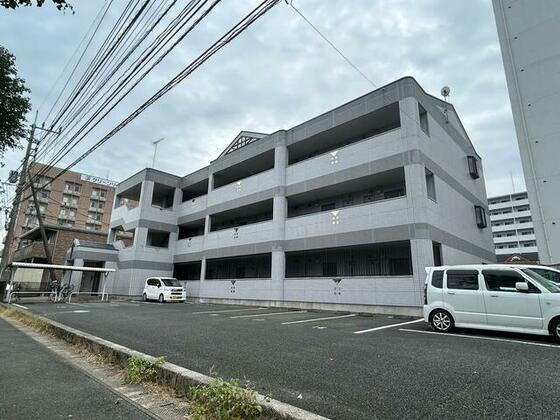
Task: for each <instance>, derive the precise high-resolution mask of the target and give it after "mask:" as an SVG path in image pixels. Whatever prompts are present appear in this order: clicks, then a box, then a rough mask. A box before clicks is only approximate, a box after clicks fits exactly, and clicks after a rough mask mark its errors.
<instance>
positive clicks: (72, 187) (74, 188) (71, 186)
mask: <svg viewBox="0 0 560 420" xmlns="http://www.w3.org/2000/svg"><path fill="white" fill-rule="evenodd" d="M81 191H82V185H81V184H76V183H75V182H67V183H66V184H65V186H64V192H68V193H76V194H79V193H80V192H81Z"/></svg>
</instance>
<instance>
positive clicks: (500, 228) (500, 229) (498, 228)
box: [492, 222, 533, 232]
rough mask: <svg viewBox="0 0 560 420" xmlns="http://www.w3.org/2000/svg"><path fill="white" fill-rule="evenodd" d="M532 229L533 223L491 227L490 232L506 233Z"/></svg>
mask: <svg viewBox="0 0 560 420" xmlns="http://www.w3.org/2000/svg"><path fill="white" fill-rule="evenodd" d="M517 229H533V222H526V223H514V224H512V225H502V226H492V232H507V231H508V230H517Z"/></svg>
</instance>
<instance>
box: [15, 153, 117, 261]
mask: <svg viewBox="0 0 560 420" xmlns="http://www.w3.org/2000/svg"><path fill="white" fill-rule="evenodd" d="M45 167H46V165H43V164H41V163H34V164H33V165H32V166H31V169H30V170H31V174H32V175H35V174H37V173H39V172H40V171H42V170H43V169H44V168H45ZM60 171H61V169H59V168H49V169H48V171H47V172H46V173H45V174H44V175H42V176H41V177H40V178H39V179H38V180H36V181H35V188H36V191H37V199H38V202H39V206H40V210H41V215H42V217H43V222H44V223H45V224H47V225H50V226H51V227H52V226H61V227H66V228H74V229H77V232H78V231H86V232H98V233H103V235H104V238H106V235H107V232H108V230H109V223H110V221H111V208H112V204H113V197H114V194H115V188H114V186H115V185H116V182H114V181H110V180H107V179H103V178H99V177H94V176H91V175H86V174H82V173H79V172H72V171H68V172H66V173H64V174H63V175H61V176H60V177H59V178H57V179H55V180H54V181H53V182H52V184H50V185H47V184H48V182H49V181H51V180H52V179H53V178H54V177H55V176H57V175H58V174H59V173H60ZM23 197H24V198H25V197H29V198H28V199H27V200H26V201H24V202H23V203H21V205H20V208H19V212H18V214H17V219H16V226H15V232H14V238H15V239H14V241H13V243H12V244H11V252H12V253H13V252H15V251H16V250H17V249H18V248H19V244H20V241H21V240H22V238H23V236H24V235H25V234H26V233H27V232H29V231H31V230H33V229H34V228H36V227H37V226H38V225H39V222H38V220H37V212H36V209H35V205H34V203H33V198H32V197H31V189H30V188H28V189H27V190H26V191H24V193H23ZM101 236H102V235H94V237H95V238H97V239H96V240H95V242H105V239H102V238H101ZM39 240H40V238H39ZM64 251H66V250H64Z"/></svg>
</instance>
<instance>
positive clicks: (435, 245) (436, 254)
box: [432, 242, 443, 267]
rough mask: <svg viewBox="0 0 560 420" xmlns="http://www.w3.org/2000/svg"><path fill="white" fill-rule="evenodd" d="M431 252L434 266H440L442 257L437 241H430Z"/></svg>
mask: <svg viewBox="0 0 560 420" xmlns="http://www.w3.org/2000/svg"><path fill="white" fill-rule="evenodd" d="M432 252H433V253H434V266H436V267H441V266H442V265H443V258H442V255H441V244H440V243H439V242H432Z"/></svg>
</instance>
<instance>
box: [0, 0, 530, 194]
mask: <svg viewBox="0 0 560 420" xmlns="http://www.w3.org/2000/svg"><path fill="white" fill-rule="evenodd" d="M256 3H257V2H256V1H251V2H232V3H227V2H224V3H222V4H220V5H219V6H218V7H217V8H216V9H215V11H214V12H212V14H211V15H210V16H209V17H208V18H207V19H206V20H205V21H204V23H203V24H202V25H201V27H200V28H198V29H197V30H196V31H195V32H193V34H192V36H189V37H187V38H186V39H185V40H184V41H183V42H182V43H181V44H180V47H179V48H178V49H177V50H176V51H174V52H173V53H172V54H171V55H170V56H169V57H168V58H167V59H166V60H165V61H164V62H163V63H162V65H161V66H160V67H158V69H157V71H156V72H154V73H153V74H152V75H150V76H149V77H148V78H147V79H146V80H145V82H144V83H142V85H141V86H140V87H139V89H138V90H137V91H135V92H134V94H132V95H131V97H130V98H127V100H126V101H124V102H123V104H122V107H121V109H120V110H119V111H117V112H115V113H113V114H111V117H110V119H109V120H108V122H107V123H104V124H102V125H101V126H100V127H99V128H98V129H96V130H94V131H93V132H92V135H91V136H89V137H88V138H87V139H86V141H85V142H84V144H83V145H82V146H80V148H79V150H76V153H72V156H71V158H75V157H76V156H77V154H78V152H79V151H84V150H87V148H88V147H89V146H90V145H91V144H93V143H94V142H95V141H96V140H97V139H98V138H99V137H100V136H102V135H103V134H105V133H106V132H107V131H108V130H109V129H110V128H112V126H113V125H114V124H115V123H116V122H118V121H120V119H122V118H124V117H125V116H126V115H127V112H130V111H131V110H132V109H134V107H135V106H137V105H138V104H140V103H142V102H143V101H144V100H145V99H146V98H147V97H149V96H150V95H151V94H152V93H153V92H155V91H156V90H157V89H158V88H159V87H161V86H162V85H163V84H164V83H165V82H167V81H168V80H169V79H170V78H171V77H172V76H173V75H175V74H176V73H177V72H178V71H180V69H182V68H183V67H184V66H185V64H186V63H188V62H189V61H190V60H192V58H193V57H195V56H196V55H197V54H198V53H199V52H200V51H202V50H203V48H205V46H207V45H208V44H209V42H211V41H212V40H214V39H215V38H216V37H217V36H218V35H219V34H221V33H222V32H223V31H224V30H225V29H226V28H228V27H229V26H231V25H232V24H233V23H234V22H235V21H236V20H237V19H238V18H239V17H240V16H241V15H242V14H243V13H244V12H245V11H247V10H249V8H250V7H252V6H254V5H255V4H256ZM102 4H103V3H102V2H100V1H97V2H80V3H79V5H76V14H74V15H71V14H61V13H60V12H57V11H56V10H54V9H53V8H49V7H43V8H41V9H33V8H24V9H21V10H18V11H15V12H7V11H2V12H1V13H0V36H1V39H2V44H3V45H4V46H6V47H7V48H8V49H9V50H10V51H12V52H13V53H14V54H15V55H16V57H17V65H18V68H19V71H20V73H21V75H22V76H23V77H24V78H25V79H26V80H27V82H28V84H29V86H30V88H31V89H32V100H33V104H34V105H35V106H38V105H39V104H40V103H41V101H42V100H43V99H44V97H45V95H46V93H47V92H48V90H49V88H50V87H51V85H52V82H53V81H54V80H55V79H56V77H57V76H58V74H59V73H60V71H61V69H62V67H63V66H64V64H65V63H66V60H67V59H68V57H70V55H71V54H72V52H73V51H74V49H75V48H76V45H77V43H78V41H79V39H81V37H82V36H83V34H84V32H85V30H86V28H87V27H88V26H89V25H90V23H91V21H92V19H93V17H94V16H95V14H96V13H97V11H98V9H99V7H100V6H101V5H102ZM294 4H295V5H296V6H297V7H298V8H299V9H300V10H301V11H302V12H303V13H304V14H305V15H306V16H307V17H308V18H309V19H310V20H311V21H312V22H313V23H314V24H315V25H316V26H317V27H318V28H319V29H320V30H321V31H323V32H324V33H325V34H326V35H327V36H328V37H329V38H330V39H332V40H333V41H334V42H335V44H336V45H337V46H338V47H340V48H341V49H342V50H343V51H344V53H345V54H346V55H347V56H348V57H350V58H351V60H352V61H353V62H354V63H355V64H356V65H358V66H359V67H360V68H361V69H362V70H363V71H364V72H365V73H366V74H367V75H368V77H369V78H370V79H371V80H373V81H374V82H375V84H376V85H378V86H380V85H383V84H386V83H389V82H391V81H393V80H395V79H398V78H400V77H402V76H404V75H412V76H414V77H415V78H416V79H417V80H418V81H419V82H420V83H421V84H422V86H423V87H424V88H425V89H426V90H427V91H428V92H431V93H433V94H436V95H437V94H438V93H439V90H440V88H441V87H442V86H443V85H449V86H451V89H452V96H451V101H452V102H453V103H454V105H455V106H456V108H457V110H458V111H459V113H460V116H461V118H462V120H463V122H464V124H465V127H466V129H467V132H468V133H469V135H470V137H471V139H472V141H473V143H474V145H475V147H476V148H477V150H478V152H479V154H480V155H481V156H482V158H483V161H484V168H485V176H486V183H487V190H488V193H489V194H502V193H507V192H509V191H510V190H511V177H510V172H511V173H512V174H513V177H514V179H515V180H516V184H517V188H518V189H520V188H522V185H523V181H522V171H521V164H520V159H519V152H518V148H517V143H516V138H515V131H514V127H513V120H512V117H511V110H510V106H509V99H508V95H507V88H506V83H505V76H504V71H503V66H502V61H501V55H500V49H499V44H498V38H497V34H496V29H495V23H494V17H493V12H492V8H491V3H490V2H488V1H486V0H476V1H471V2H449V1H445V0H425V1H421V2H411V1H409V0H391V1H388V0H374V1H372V0H354V1H352V2H348V1H344V0H330V1H328V2H326V1H320V0H295V2H294ZM116 17H117V10H114V11H113V13H112V15H111V18H110V19H112V21H113V22H114V20H115V19H116ZM21 28H25V31H22V30H21ZM372 89H373V87H372V86H371V85H370V84H369V83H368V82H367V81H365V80H364V79H363V78H361V76H360V75H359V74H357V72H356V71H355V70H354V69H352V68H351V67H350V66H349V65H348V64H347V63H346V62H344V61H343V60H342V59H341V58H340V56H338V55H337V54H336V53H335V52H334V51H333V50H332V48H331V47H329V46H328V45H327V44H326V43H325V42H324V41H323V40H322V39H321V38H320V37H319V36H318V35H317V34H316V33H315V32H314V31H313V30H312V29H311V28H310V27H309V26H308V25H307V24H306V23H305V22H304V21H302V19H301V18H300V17H299V16H298V15H297V14H295V13H294V12H293V10H291V9H290V8H289V7H288V6H287V5H286V4H285V3H284V2H281V3H280V4H279V5H278V6H276V7H275V8H274V9H273V10H272V11H271V12H270V13H269V14H268V15H266V16H265V17H264V18H262V19H261V20H260V21H259V22H257V23H256V24H255V25H254V26H253V27H251V28H250V29H249V31H247V32H245V33H244V34H242V35H241V36H240V37H239V39H236V40H235V41H234V42H233V43H231V44H230V45H228V46H227V47H226V48H224V49H223V50H222V51H221V52H220V53H219V54H218V55H217V56H215V57H213V58H212V59H210V60H209V61H208V62H207V63H206V64H204V65H203V66H202V67H201V68H199V69H198V70H197V71H196V72H195V73H193V74H192V75H191V76H190V77H188V78H187V80H185V81H184V82H183V83H181V84H180V85H179V86H178V87H177V88H176V89H175V90H173V91H172V92H170V93H169V94H168V95H166V96H165V97H164V98H162V99H161V100H160V101H159V102H157V103H156V104H155V105H153V106H152V107H151V108H150V109H149V110H148V111H146V112H145V113H144V114H142V115H141V116H140V117H139V118H138V119H137V120H135V121H134V122H133V123H132V124H130V125H129V126H128V127H126V128H125V129H123V130H122V131H121V132H119V133H118V134H117V135H116V136H115V137H114V138H112V139H111V140H110V141H109V142H108V143H107V144H106V145H105V146H103V147H102V148H101V149H99V150H98V151H96V152H95V154H94V155H92V157H90V158H88V159H86V160H85V161H84V162H83V163H81V164H80V165H79V166H78V167H77V169H78V170H80V171H84V172H88V173H93V174H96V175H100V176H107V173H109V176H110V177H111V178H114V179H116V180H122V179H124V178H126V177H128V176H130V175H132V174H133V173H135V172H137V171H138V170H140V169H142V168H143V167H145V166H147V165H149V164H150V163H151V159H152V154H153V147H152V144H151V142H152V141H153V140H155V139H157V138H160V137H165V141H164V142H162V143H160V144H159V146H158V158H157V165H156V167H157V168H159V169H162V170H166V171H168V172H171V173H175V174H177V175H185V174H187V173H190V172H193V171H195V170H197V169H199V168H201V167H203V166H205V165H207V164H208V163H209V162H210V161H211V160H213V159H215V158H216V157H217V156H218V155H219V153H220V152H221V151H222V150H223V149H224V148H225V147H226V146H227V145H228V144H229V142H230V141H231V140H232V139H233V138H234V137H235V135H236V134H237V133H238V132H239V131H241V130H244V129H247V130H253V131H259V132H273V131H276V130H278V129H282V128H290V127H292V126H293V125H295V124H297V123H300V122H303V121H305V120H306V119H309V118H311V117H313V116H316V115H318V114H320V113H322V112H325V111H327V110H329V109H332V108H333V107H336V106H337V105H340V104H342V103H344V102H347V101H349V100H351V99H353V98H355V97H357V96H360V95H363V94H364V93H366V92H368V91H370V90H372ZM49 106H50V104H49V103H48V102H47V104H45V105H44V106H43V107H42V108H41V112H40V117H41V116H44V115H45V114H46V112H45V111H46V110H48V108H49ZM19 159H21V152H17V153H11V154H9V155H8V156H7V159H6V163H7V166H6V168H4V169H3V170H1V171H0V177H1V178H2V179H5V178H6V175H7V170H9V169H11V168H14V167H17V165H18V163H19ZM70 160H71V159H67V160H66V161H65V162H69V161H70Z"/></svg>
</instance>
